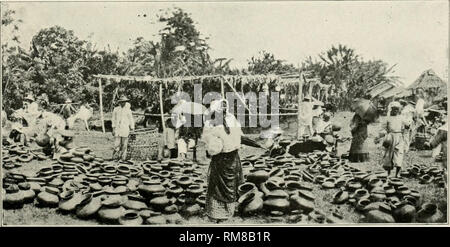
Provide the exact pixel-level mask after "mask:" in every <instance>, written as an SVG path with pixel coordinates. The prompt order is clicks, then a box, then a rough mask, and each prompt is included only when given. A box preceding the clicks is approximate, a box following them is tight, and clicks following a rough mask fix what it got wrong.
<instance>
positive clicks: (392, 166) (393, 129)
mask: <svg viewBox="0 0 450 247" xmlns="http://www.w3.org/2000/svg"><path fill="white" fill-rule="evenodd" d="M400 109H401V105H400V103H398V102H396V103H395V104H392V107H391V115H390V116H389V117H388V120H387V121H386V123H385V124H384V125H383V129H384V130H385V133H383V132H382V133H381V134H380V136H382V135H383V134H384V135H385V136H384V141H383V146H384V148H385V153H384V156H383V162H382V163H383V168H384V169H385V170H387V171H388V176H390V175H391V171H392V170H395V173H394V177H398V176H399V174H400V170H401V169H402V167H403V157H404V154H405V147H404V145H405V141H404V137H403V133H404V130H405V126H407V122H406V121H405V119H404V117H403V116H402V115H401V114H400Z"/></svg>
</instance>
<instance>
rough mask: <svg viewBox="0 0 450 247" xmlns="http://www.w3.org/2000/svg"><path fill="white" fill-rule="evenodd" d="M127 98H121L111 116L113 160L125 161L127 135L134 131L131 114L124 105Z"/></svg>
mask: <svg viewBox="0 0 450 247" xmlns="http://www.w3.org/2000/svg"><path fill="white" fill-rule="evenodd" d="M128 101H129V100H128V98H127V97H125V96H122V97H121V98H120V99H119V100H118V103H119V106H116V107H115V108H114V111H113V114H112V128H113V131H112V134H113V136H114V152H113V159H115V160H119V159H121V160H125V159H126V157H127V146H128V135H129V134H130V130H134V119H133V114H132V112H131V110H130V109H129V108H127V107H126V106H125V105H126V103H127V102H128Z"/></svg>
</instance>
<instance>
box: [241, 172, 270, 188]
mask: <svg viewBox="0 0 450 247" xmlns="http://www.w3.org/2000/svg"><path fill="white" fill-rule="evenodd" d="M246 178H247V181H248V182H251V183H254V184H256V185H258V184H261V183H264V182H265V181H267V179H268V178H269V173H268V172H267V171H265V170H252V171H251V172H250V173H249V174H248V175H247V177H246Z"/></svg>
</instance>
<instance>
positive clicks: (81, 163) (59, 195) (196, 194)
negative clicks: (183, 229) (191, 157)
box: [2, 148, 206, 225]
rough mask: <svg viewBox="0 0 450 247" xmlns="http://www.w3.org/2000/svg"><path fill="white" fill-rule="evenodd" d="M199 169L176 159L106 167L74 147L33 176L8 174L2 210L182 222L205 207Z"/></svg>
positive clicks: (112, 220)
mask: <svg viewBox="0 0 450 247" xmlns="http://www.w3.org/2000/svg"><path fill="white" fill-rule="evenodd" d="M201 170H202V169H200V167H199V166H198V165H197V164H195V163H193V162H184V163H180V162H179V161H176V160H163V161H161V162H156V161H148V162H141V163H134V162H127V163H109V162H105V161H104V160H102V159H100V158H96V157H95V156H94V155H92V154H91V150H90V149H89V148H76V149H73V150H71V151H70V152H67V153H64V154H63V155H61V157H60V158H59V159H58V161H55V162H53V163H52V164H50V165H48V166H45V167H43V168H42V169H40V170H39V172H38V173H37V175H36V176H34V177H27V176H25V175H23V174H19V173H15V172H11V171H10V172H8V173H7V174H6V175H5V177H4V178H3V187H4V190H3V191H2V193H4V194H3V195H2V198H3V206H4V208H5V209H17V208H21V207H23V205H24V204H27V203H30V204H34V205H35V206H36V207H47V208H57V211H58V212H60V213H62V214H73V215H76V217H78V218H80V219H97V220H98V221H100V222H102V223H106V224H122V225H141V224H151V225H154V224H181V223H183V222H184V221H185V220H186V219H187V218H189V217H191V216H194V215H200V214H201V213H202V211H203V209H204V206H205V203H206V197H205V191H206V181H205V180H206V179H204V177H202V172H201Z"/></svg>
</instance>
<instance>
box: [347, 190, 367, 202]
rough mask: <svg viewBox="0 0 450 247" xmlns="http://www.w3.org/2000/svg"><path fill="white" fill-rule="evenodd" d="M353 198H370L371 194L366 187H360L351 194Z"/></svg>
mask: <svg viewBox="0 0 450 247" xmlns="http://www.w3.org/2000/svg"><path fill="white" fill-rule="evenodd" d="M351 197H352V198H355V199H356V200H357V201H358V200H361V199H369V197H370V194H369V192H368V191H367V190H366V189H358V190H356V191H355V193H353V195H352V196H351Z"/></svg>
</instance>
